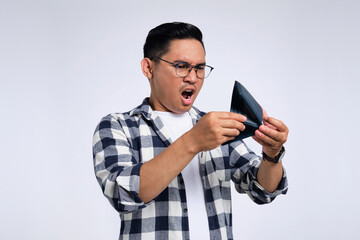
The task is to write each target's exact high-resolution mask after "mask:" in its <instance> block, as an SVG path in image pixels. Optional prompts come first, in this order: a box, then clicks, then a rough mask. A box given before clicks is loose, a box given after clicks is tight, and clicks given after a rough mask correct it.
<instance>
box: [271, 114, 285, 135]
mask: <svg viewBox="0 0 360 240" xmlns="http://www.w3.org/2000/svg"><path fill="white" fill-rule="evenodd" d="M267 121H268V122H269V123H270V124H272V125H274V126H275V127H276V128H277V129H279V131H280V132H287V131H288V128H287V126H286V125H285V124H284V123H283V122H282V121H280V120H278V119H275V118H273V117H269V118H268V120H267Z"/></svg>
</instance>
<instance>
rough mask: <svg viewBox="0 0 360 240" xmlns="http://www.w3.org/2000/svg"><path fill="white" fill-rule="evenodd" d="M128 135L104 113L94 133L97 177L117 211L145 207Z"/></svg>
mask: <svg viewBox="0 0 360 240" xmlns="http://www.w3.org/2000/svg"><path fill="white" fill-rule="evenodd" d="M135 155H136V153H135V152H134V150H133V149H132V148H131V146H130V143H129V141H128V138H127V137H126V134H125V133H124V130H123V128H122V126H121V124H120V122H119V120H118V119H116V118H115V117H114V116H113V115H108V116H105V117H104V118H103V119H102V120H101V121H100V123H99V124H98V126H97V128H96V130H95V133H94V136H93V160H94V169H95V175H96V178H97V180H98V182H99V184H100V186H101V189H102V191H103V193H104V195H105V197H106V198H107V199H108V200H109V201H110V203H111V205H112V206H113V207H114V208H115V209H116V210H117V211H118V212H132V211H136V210H138V209H140V208H143V207H145V204H144V203H143V201H142V200H141V199H140V197H139V195H138V193H139V186H140V168H141V165H142V163H141V162H139V161H138V160H137V159H136V157H135Z"/></svg>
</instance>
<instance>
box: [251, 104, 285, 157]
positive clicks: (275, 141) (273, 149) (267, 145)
mask: <svg viewBox="0 0 360 240" xmlns="http://www.w3.org/2000/svg"><path fill="white" fill-rule="evenodd" d="M263 123H264V124H263V125H261V126H260V127H259V129H257V130H256V131H255V135H254V136H253V139H254V140H255V141H256V142H258V143H259V144H261V145H262V146H263V152H264V153H266V155H268V156H269V157H276V156H277V155H278V154H279V152H280V150H281V148H282V146H283V144H284V143H285V142H286V140H287V136H288V134H289V129H288V128H287V126H286V125H285V124H284V123H283V122H282V121H280V120H278V119H275V118H272V117H268V115H267V113H266V112H265V111H263Z"/></svg>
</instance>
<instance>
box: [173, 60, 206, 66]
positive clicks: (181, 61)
mask: <svg viewBox="0 0 360 240" xmlns="http://www.w3.org/2000/svg"><path fill="white" fill-rule="evenodd" d="M174 63H187V64H190V63H188V62H187V61H184V60H176V61H174ZM190 65H191V64H190ZM199 65H206V62H202V63H199V64H196V65H195V66H199Z"/></svg>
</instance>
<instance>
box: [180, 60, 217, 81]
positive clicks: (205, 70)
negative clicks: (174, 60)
mask: <svg viewBox="0 0 360 240" xmlns="http://www.w3.org/2000/svg"><path fill="white" fill-rule="evenodd" d="M191 70H192V66H191V65H190V64H188V63H180V64H177V65H176V74H177V75H178V76H179V77H187V76H188V75H189V74H190V71H191ZM194 70H195V71H196V75H197V77H198V78H206V77H208V76H209V75H210V73H211V71H212V68H211V67H209V66H206V65H199V66H196V67H195V69H194Z"/></svg>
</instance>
